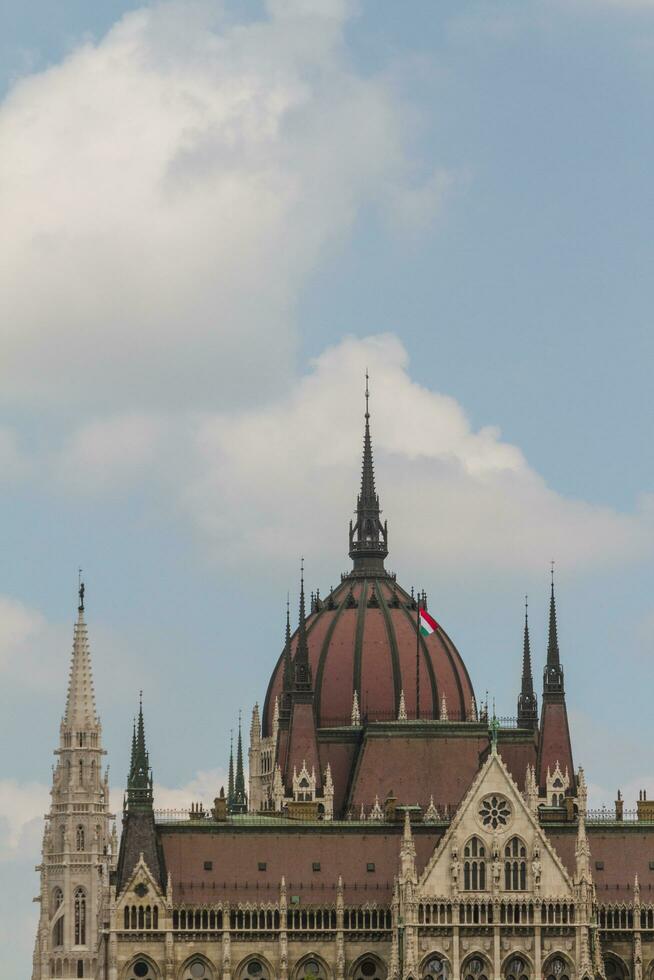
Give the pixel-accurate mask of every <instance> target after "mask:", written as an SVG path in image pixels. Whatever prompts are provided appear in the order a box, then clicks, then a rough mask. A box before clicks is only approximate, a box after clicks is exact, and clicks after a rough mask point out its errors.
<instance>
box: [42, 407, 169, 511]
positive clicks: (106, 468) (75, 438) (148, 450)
mask: <svg viewBox="0 0 654 980" xmlns="http://www.w3.org/2000/svg"><path fill="white" fill-rule="evenodd" d="M164 436H165V423H164V421H163V419H161V418H156V417H154V416H147V415H136V414H131V415H121V416H112V417H110V418H106V419H98V420H96V421H93V422H88V423H86V424H84V425H83V426H82V427H80V428H79V429H77V430H76V431H75V432H73V433H72V435H71V436H70V437H69V438H68V440H67V442H66V445H65V446H64V448H63V450H62V451H61V452H60V453H59V454H58V455H57V456H56V457H55V474H56V478H57V481H58V483H59V484H60V485H61V486H62V487H64V488H65V489H68V490H76V491H79V492H89V491H90V492H93V491H97V490H103V491H105V490H108V489H116V488H119V489H120V490H121V491H129V489H130V488H131V486H132V483H133V481H135V480H143V479H144V477H145V476H146V475H147V473H148V471H149V469H150V467H151V466H152V464H153V462H154V460H155V459H156V456H157V451H158V450H160V449H161V448H162V442H163V439H164Z"/></svg>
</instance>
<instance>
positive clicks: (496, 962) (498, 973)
mask: <svg viewBox="0 0 654 980" xmlns="http://www.w3.org/2000/svg"><path fill="white" fill-rule="evenodd" d="M499 911H500V910H499V906H496V907H495V916H494V918H497V917H498V916H499ZM493 975H494V977H495V980H501V978H502V950H501V947H500V927H499V925H498V924H497V922H496V923H495V925H494V926H493Z"/></svg>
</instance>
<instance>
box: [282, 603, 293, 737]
mask: <svg viewBox="0 0 654 980" xmlns="http://www.w3.org/2000/svg"><path fill="white" fill-rule="evenodd" d="M292 690H293V659H292V657H291V606H290V602H289V598H288V596H287V597H286V634H285V638H284V672H283V674H282V699H281V705H280V707H281V713H282V716H283V717H284V718H288V716H289V714H290V711H291V691H292Z"/></svg>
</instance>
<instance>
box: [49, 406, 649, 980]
mask: <svg viewBox="0 0 654 980" xmlns="http://www.w3.org/2000/svg"><path fill="white" fill-rule="evenodd" d="M336 516H337V515H336ZM388 540H389V537H388V529H387V525H386V523H383V522H382V520H381V511H380V500H379V496H378V494H377V490H376V487H375V474H374V470H373V451H372V443H371V435H370V417H369V412H368V402H367V398H366V413H365V427H364V443H363V467H362V476H361V486H360V491H359V494H358V497H357V502H356V519H355V521H354V522H353V523H350V528H349V548H348V550H349V556H350V559H351V568H350V570H349V571H348V572H347V573H346V574H344V575H343V576H342V577H341V581H340V584H339V585H338V587H337V588H335V589H333V590H331V591H330V592H328V593H325V594H324V595H321V594H320V592H316V593H314V594H311V595H310V596H309V597H305V590H304V581H303V577H302V582H301V588H300V601H299V618H298V623H297V628H296V629H295V630H293V629H292V626H291V620H290V615H289V612H288V609H287V616H286V636H285V641H284V642H283V649H282V651H281V653H280V655H279V657H278V658H277V660H276V662H275V663H271V669H272V673H271V676H270V680H269V682H268V686H267V689H266V690H265V691H263V690H262V691H260V692H253V699H254V697H255V696H256V694H257V693H259V694H260V695H263V699H262V702H261V709H259V706H258V705H256V704H255V705H254V708H253V711H252V720H251V726H250V735H249V752H248V759H247V763H248V764H247V766H246V764H245V760H244V746H243V740H242V738H241V732H240V729H239V733H238V739H237V745H236V759H235V762H234V760H233V758H230V769H229V782H228V785H227V787H226V788H221V787H216V796H215V800H214V801H213V805H212V806H210V807H209V806H206V805H203V804H202V803H199V802H197V801H194V800H189V801H188V808H187V809H186V810H184V811H179V812H177V811H161V810H157V808H156V803H157V801H156V799H154V798H153V779H152V769H151V762H152V764H153V765H154V766H155V767H156V763H157V758H156V753H157V749H156V746H150V749H151V752H152V755H151V756H150V753H149V751H148V747H147V739H146V726H145V722H144V714H143V708H142V706H141V707H140V708H139V714H138V722H137V724H136V726H135V728H134V733H133V739H132V747H131V764H130V770H129V775H128V777H127V785H126V792H125V797H124V807H123V813H122V825H121V826H120V828H119V831H120V833H118V831H117V829H116V824H115V820H114V816H113V815H112V814H111V812H110V805H109V783H108V777H107V773H106V768H105V766H104V756H105V751H104V749H103V746H102V729H101V724H100V719H99V716H98V712H97V709H96V702H95V695H94V690H93V681H92V672H91V655H90V644H89V639H88V633H87V625H86V620H85V610H84V593H83V588H82V589H81V593H80V602H79V612H78V619H77V623H76V625H75V628H74V639H73V653H72V664H71V670H70V679H69V685H68V695H67V700H66V706H65V711H64V714H63V719H62V722H61V727H60V732H59V745H58V748H57V749H56V752H55V755H56V765H55V768H54V774H53V784H52V792H51V796H52V801H51V806H50V811H49V814H48V815H47V818H46V821H45V828H44V834H43V852H42V860H41V864H40V865H39V867H38V869H37V870H38V872H39V875H40V891H39V898H38V901H39V903H40V913H39V922H38V930H37V935H36V942H35V947H34V959H33V973H32V980H55V978H57V980H72V978H78V977H82V978H95V980H459V978H463V980H541V978H544V980H586V978H592V980H595V978H600V977H601V978H605V980H653V978H654V895H653V893H652V885H653V883H654V804H653V803H650V802H649V801H648V800H647V799H646V797H645V794H644V793H643V794H641V797H642V798H641V799H640V800H638V801H637V804H636V803H635V802H634V809H633V810H632V809H627V808H625V807H624V806H623V801H622V799H621V798H620V794H618V799H617V800H616V801H615V805H614V806H611V808H610V809H606V810H603V811H601V812H592V811H589V810H588V808H587V790H586V781H585V777H584V772H583V769H581V768H575V763H574V760H573V742H572V739H571V733H570V728H569V723H568V715H567V709H566V692H565V684H564V667H563V659H562V657H561V654H560V651H559V639H558V633H557V618H556V604H555V594H554V583H553V582H552V584H551V591H550V595H549V603H550V607H549V636H548V637H547V650H546V656H545V663H544V665H543V681H542V691H541V693H540V695H539V696H537V694H536V691H535V688H534V682H533V677H532V657H531V650H530V637H529V624H528V621H527V616H526V613H525V627H524V639H523V642H522V644H520V643H518V644H516V646H517V650H516V677H515V684H513V683H512V682H511V681H510V680H507V686H508V687H509V688H512V689H513V690H514V693H515V695H516V696H517V711H516V717H515V718H512V719H504V718H503V719H498V718H496V717H495V713H494V711H493V710H490V711H489V708H488V704H483V703H481V702H480V701H478V699H477V698H476V696H475V692H474V688H473V685H472V681H471V678H470V676H469V674H468V670H467V669H466V665H465V663H464V660H463V658H462V656H461V654H460V653H459V651H458V650H457V648H456V646H455V644H454V642H453V640H452V639H451V638H450V637H449V636H448V634H447V632H446V631H445V628H444V627H443V625H442V624H441V622H440V616H441V615H442V614H443V615H444V614H445V610H441V609H438V610H437V611H436V610H430V609H429V607H428V597H427V595H426V594H425V593H417V594H416V593H414V592H413V591H410V592H409V591H407V590H406V589H404V588H403V587H402V586H401V585H400V583H399V582H398V581H397V579H396V577H395V575H394V574H392V573H391V572H389V571H388V570H387V568H386V559H387V554H388ZM434 617H436V619H435V618H434ZM437 620H438V621H437ZM281 639H282V637H281V636H280V645H281ZM543 640H544V641H545V638H543ZM271 645H273V646H276V645H277V644H275V642H274V638H273V639H271ZM520 646H522V654H521V678H520V683H518V679H519V677H520V670H519V663H520V656H519V654H520ZM543 647H545V642H543Z"/></svg>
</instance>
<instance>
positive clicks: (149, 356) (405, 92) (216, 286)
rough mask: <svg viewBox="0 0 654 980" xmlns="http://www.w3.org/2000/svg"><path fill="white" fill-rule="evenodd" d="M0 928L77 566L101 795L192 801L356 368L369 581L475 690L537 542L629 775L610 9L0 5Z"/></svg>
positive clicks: (643, 137) (319, 478) (622, 177)
mask: <svg viewBox="0 0 654 980" xmlns="http://www.w3.org/2000/svg"><path fill="white" fill-rule="evenodd" d="M0 98H1V101H0V148H1V149H0V219H1V220H0V251H1V254H2V262H1V263H0V325H1V326H0V343H1V348H0V355H1V356H0V494H1V498H2V499H1V504H2V506H1V509H0V514H1V515H2V516H1V518H0V520H1V521H2V544H3V557H4V561H3V565H2V567H3V579H2V582H1V583H0V671H1V675H0V676H1V680H2V683H1V684H0V698H1V699H2V705H1V709H0V710H1V712H2V719H3V727H2V731H3V738H2V740H1V742H0V877H1V879H2V881H3V888H2V896H0V948H2V951H3V952H2V962H3V966H4V967H5V971H6V972H7V973H10V972H12V970H10V969H9V967H13V973H14V974H15V975H20V976H27V975H28V973H29V970H30V957H31V947H32V938H33V930H34V924H35V920H36V906H34V905H32V903H31V898H32V896H33V895H34V894H36V892H37V889H38V881H37V876H36V875H35V874H34V873H33V866H34V863H35V861H36V859H37V856H38V850H39V843H40V836H41V832H42V821H41V817H42V814H43V812H44V810H45V808H46V807H47V804H48V785H49V779H50V766H51V762H52V755H51V752H52V749H53V748H54V747H55V744H56V738H57V728H58V722H59V718H60V715H61V712H62V709H63V705H64V699H65V687H66V678H67V671H68V660H69V655H70V645H71V637H72V623H73V620H74V616H75V606H76V594H75V593H76V587H77V568H78V566H80V565H81V566H82V567H83V568H84V574H85V578H86V582H87V612H88V622H89V629H90V635H91V642H92V649H93V656H94V668H95V678H96V690H97V697H98V703H99V708H100V712H101V715H102V719H103V723H104V732H105V743H106V746H107V748H108V751H109V757H108V758H109V762H110V764H111V778H112V784H113V786H114V788H115V791H116V800H118V799H119V797H120V790H121V787H122V785H123V784H124V780H125V770H126V763H127V752H128V748H129V739H130V731H131V719H132V715H133V713H134V709H135V705H136V704H137V696H138V690H139V688H141V687H142V688H143V690H144V700H145V709H146V714H147V726H148V734H149V741H150V749H151V759H152V763H153V766H154V771H155V777H156V781H157V784H158V801H159V803H160V804H162V805H163V804H165V803H169V804H174V803H178V804H180V805H181V804H182V803H183V802H185V801H186V800H190V799H191V798H195V799H197V798H199V797H201V796H204V797H205V798H212V796H213V795H214V792H215V790H216V789H217V787H218V786H219V784H220V781H221V780H222V778H223V773H224V768H225V764H226V753H227V749H228V742H229V730H230V728H231V727H232V726H233V725H234V724H235V721H236V718H237V712H238V707H239V706H242V707H243V710H244V711H245V712H246V714H247V713H248V712H249V710H250V709H251V706H252V703H253V702H254V700H255V699H257V698H259V699H261V698H262V697H263V694H264V692H265V687H266V683H267V679H268V674H269V670H270V668H271V665H272V664H273V662H274V660H275V658H276V656H277V654H278V651H279V649H280V643H281V639H282V632H283V616H284V604H285V598H286V592H287V589H290V591H291V594H292V596H293V599H294V601H295V598H296V595H297V578H298V564H299V556H300V554H304V555H305V557H306V567H307V578H308V584H309V586H310V587H313V586H319V587H320V588H321V589H322V590H323V591H324V590H325V589H327V588H328V587H329V585H330V584H331V583H333V582H335V581H337V580H338V576H339V574H340V573H341V572H342V571H343V570H345V569H346V568H347V567H348V559H347V554H346V551H347V535H346V529H347V521H348V520H349V517H350V514H351V511H352V508H353V504H354V498H355V492H356V486H357V482H358V471H359V458H360V448H361V437H362V407H363V400H362V384H363V374H364V370H365V368H366V367H368V369H369V370H370V374H371V387H372V412H373V438H374V443H375V451H376V469H377V476H378V488H379V491H380V493H381V496H382V504H383V506H384V511H385V516H386V517H387V518H388V521H389V529H390V543H391V555H390V558H389V562H388V564H389V566H390V567H392V568H393V569H395V570H396V571H397V573H398V576H399V578H400V580H401V581H402V582H403V583H404V584H405V586H407V587H410V586H411V585H412V584H415V585H416V586H419V587H421V588H425V589H426V590H427V592H428V594H429V597H430V608H431V609H432V611H434V613H435V615H436V616H437V618H438V619H439V620H442V622H443V623H444V625H445V626H446V628H447V629H448V632H449V633H450V634H451V635H452V636H453V638H454V640H455V642H456V643H457V645H458V647H459V649H460V650H461V652H462V654H463V656H464V658H465V660H466V662H467V665H468V668H469V670H470V673H471V675H472V678H473V681H474V683H475V686H476V688H477V692H478V694H480V695H482V696H483V694H484V692H485V691H486V690H488V691H489V692H490V694H491V696H494V697H495V698H496V702H497V705H498V710H499V711H500V712H501V713H506V714H510V713H513V712H514V710H515V696H516V692H517V685H518V682H519V665H520V647H521V629H522V615H523V596H524V594H525V593H529V595H530V611H531V623H532V651H533V654H534V659H535V664H536V672H537V676H538V675H539V674H540V669H541V666H542V662H543V656H544V649H545V641H546V636H545V626H546V613H547V590H548V576H549V562H550V560H551V559H554V560H555V561H556V568H557V582H558V597H559V625H560V631H559V633H560V641H561V649H562V656H563V659H564V665H565V669H566V682H567V689H568V704H569V709H570V712H571V716H572V719H573V726H574V727H573V746H574V752H575V758H576V761H577V762H578V763H580V764H583V765H584V766H585V767H586V771H587V774H588V778H589V780H590V782H591V785H592V792H593V800H594V802H595V803H601V802H603V801H606V802H610V801H611V800H612V799H613V798H614V794H615V791H616V789H617V788H618V786H620V787H621V788H622V790H623V793H624V795H625V797H626V799H627V801H628V803H629V802H631V801H632V800H633V799H634V798H635V796H636V794H637V790H638V788H640V787H641V786H649V787H650V790H651V791H654V758H651V757H650V756H649V755H648V752H647V746H649V744H650V742H651V732H650V716H651V692H652V684H653V681H654V676H653V671H652V648H653V645H654V600H653V599H652V594H653V591H654V590H653V587H654V573H653V564H652V562H653V558H654V472H653V467H652V454H651V433H652V422H653V418H652V396H651V383H652V382H651V378H652V355H653V353H654V351H653V349H652V348H653V347H654V330H653V329H652V322H651V318H652V292H653V290H654V286H653V280H652V275H651V270H652V267H653V264H654V254H653V253H654V242H653V239H652V234H651V228H652V207H653V203H654V202H653V199H652V182H651V174H652V171H653V168H654V126H653V125H652V122H653V120H652V107H653V103H654V3H652V2H648V0H543V2H529V0H528V2H525V0H506V2H505V3H502V4H496V3H493V2H490V0H489V2H483V0H463V2H462V0H452V2H450V0H440V2H439V3H438V4H435V3H434V2H433V0H412V3H411V4H395V3H390V2H389V3H384V2H382V3H380V2H378V0H359V2H358V3H357V2H349V0H268V2H254V0H240V2H237V0H232V2H229V0H224V2H222V3H221V2H219V0H215V2H214V0H212V2H210V0H197V2H196V0H170V2H166V3H151V4H147V5H142V4H141V3H139V2H129V0H105V2H104V3H102V4H87V3H83V2H82V0H60V2H59V3H57V4H45V5H44V4H42V3H39V2H37V0H24V2H23V3H22V4H20V5H19V4H10V3H6V4H4V5H3V6H2V10H1V11H0Z"/></svg>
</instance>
